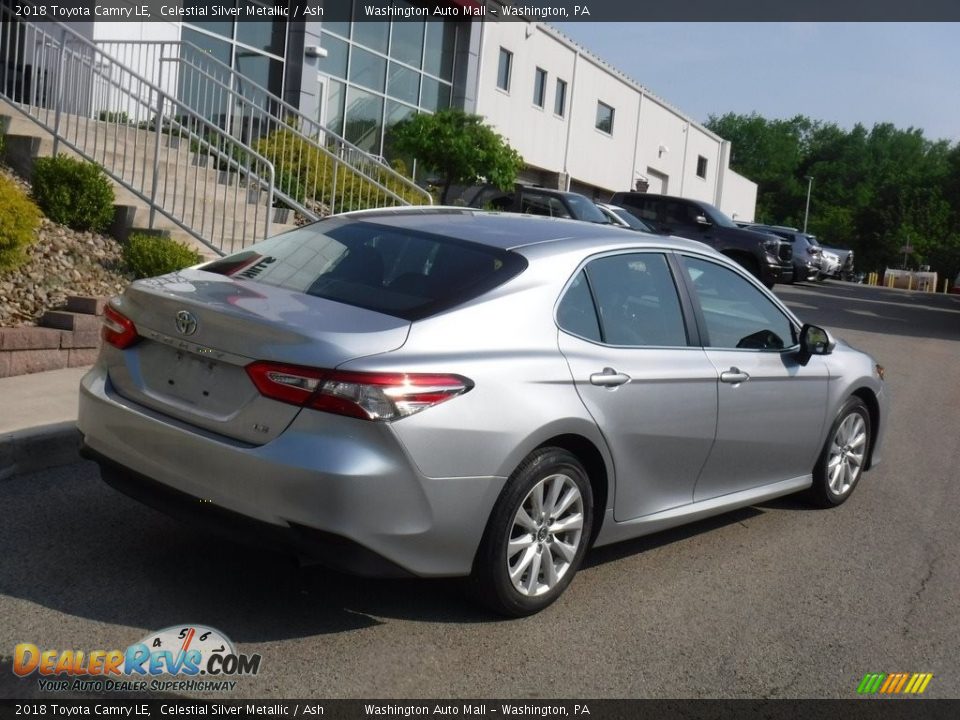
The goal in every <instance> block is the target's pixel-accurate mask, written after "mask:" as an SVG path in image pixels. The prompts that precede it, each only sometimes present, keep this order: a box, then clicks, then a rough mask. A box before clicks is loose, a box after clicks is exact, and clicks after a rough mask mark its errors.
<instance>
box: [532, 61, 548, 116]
mask: <svg viewBox="0 0 960 720" xmlns="http://www.w3.org/2000/svg"><path fill="white" fill-rule="evenodd" d="M546 97H547V71H546V70H544V69H543V68H537V73H536V75H535V76H534V78H533V104H534V105H536V106H537V107H539V108H542V107H543V103H544V102H545V101H546Z"/></svg>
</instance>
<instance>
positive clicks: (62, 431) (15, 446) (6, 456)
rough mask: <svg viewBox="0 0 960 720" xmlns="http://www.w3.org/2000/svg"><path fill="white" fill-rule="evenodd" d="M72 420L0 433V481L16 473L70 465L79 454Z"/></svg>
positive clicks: (78, 457)
mask: <svg viewBox="0 0 960 720" xmlns="http://www.w3.org/2000/svg"><path fill="white" fill-rule="evenodd" d="M79 447H80V431H79V430H77V423H76V421H73V420H71V421H68V422H62V423H54V424H52V425H43V426H41V427H35V428H29V429H27V430H16V431H14V432H9V433H3V434H2V435H0V481H3V480H8V479H10V478H12V477H14V476H16V475H25V474H26V473H32V472H37V471H38V470H46V469H47V468H52V467H58V466H60V465H71V464H73V463H75V462H79V461H80V460H81V459H82V458H81V457H80V453H79Z"/></svg>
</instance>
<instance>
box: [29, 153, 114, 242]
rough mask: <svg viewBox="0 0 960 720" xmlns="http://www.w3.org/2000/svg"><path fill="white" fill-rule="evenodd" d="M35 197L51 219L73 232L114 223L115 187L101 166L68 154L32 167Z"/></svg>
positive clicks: (42, 159)
mask: <svg viewBox="0 0 960 720" xmlns="http://www.w3.org/2000/svg"><path fill="white" fill-rule="evenodd" d="M33 195H34V197H36V199H37V202H38V203H39V204H40V207H41V208H43V211H44V212H45V213H46V214H47V217H49V218H50V219H51V220H53V221H55V222H58V223H61V224H63V225H69V226H70V227H72V228H73V229H74V230H96V231H99V230H104V229H105V228H106V227H108V226H109V225H110V223H111V222H112V221H113V200H114V198H113V186H112V185H110V181H109V180H108V179H107V176H106V175H105V174H104V172H103V170H101V169H100V167H99V166H97V165H94V164H93V163H88V162H84V161H82V160H74V159H73V158H71V157H67V156H66V155H59V156H57V157H55V158H40V159H39V160H37V162H36V164H35V165H34V166H33Z"/></svg>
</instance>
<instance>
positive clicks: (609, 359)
mask: <svg viewBox="0 0 960 720" xmlns="http://www.w3.org/2000/svg"><path fill="white" fill-rule="evenodd" d="M688 321H689V324H690V325H689V326H688ZM557 324H558V325H559V327H560V332H559V346H560V351H561V352H562V353H563V355H564V356H565V357H566V359H567V362H568V364H569V366H570V372H571V374H572V375H573V379H574V383H575V386H576V389H577V392H578V393H579V395H580V398H581V400H582V401H583V403H584V405H585V406H586V407H587V409H588V410H589V412H590V414H591V415H592V416H593V418H594V420H595V421H596V423H597V425H598V426H599V428H600V430H601V432H602V433H603V435H604V437H605V438H606V441H607V444H608V446H609V448H610V452H611V454H612V456H613V461H614V465H615V472H616V485H615V495H614V517H615V519H616V520H618V521H623V520H631V519H633V518H637V517H641V516H644V515H649V514H651V513H656V512H659V511H662V510H668V509H670V508H674V507H678V506H681V505H686V504H689V503H690V502H692V500H693V489H694V485H695V483H696V479H697V476H698V475H699V473H700V470H701V468H702V467H703V463H704V462H705V460H706V459H707V456H708V454H709V452H710V447H711V445H712V443H713V438H714V433H715V430H716V413H717V387H716V386H717V372H716V370H715V369H714V367H713V365H712V364H711V363H710V361H709V359H708V358H707V357H706V354H705V353H704V351H703V349H702V348H700V347H697V346H696V344H695V343H691V342H689V341H688V337H689V332H688V331H690V327H692V315H691V311H690V306H689V303H688V304H687V312H686V314H685V313H684V311H683V309H682V306H681V300H680V296H679V295H678V293H677V288H676V285H675V283H674V277H673V274H672V273H671V270H670V266H669V264H668V262H667V259H666V256H665V255H664V254H662V253H657V252H630V253H620V254H613V255H606V256H602V257H598V258H594V259H592V260H591V261H590V262H588V263H587V264H586V265H585V267H584V268H582V269H581V270H580V271H579V272H578V273H577V275H576V276H575V278H574V279H573V280H572V281H571V283H570V284H569V286H568V288H567V290H566V292H565V294H564V295H563V296H562V299H561V301H560V302H559V304H558V306H557ZM693 332H694V333H695V329H694V330H693Z"/></svg>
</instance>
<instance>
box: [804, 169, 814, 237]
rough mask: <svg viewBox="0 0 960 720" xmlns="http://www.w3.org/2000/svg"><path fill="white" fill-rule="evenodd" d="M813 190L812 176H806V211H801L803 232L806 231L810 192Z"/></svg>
mask: <svg viewBox="0 0 960 720" xmlns="http://www.w3.org/2000/svg"><path fill="white" fill-rule="evenodd" d="M811 190H813V175H807V209H806V210H804V211H803V231H804V232H806V231H807V220H808V219H809V218H810V191H811Z"/></svg>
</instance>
